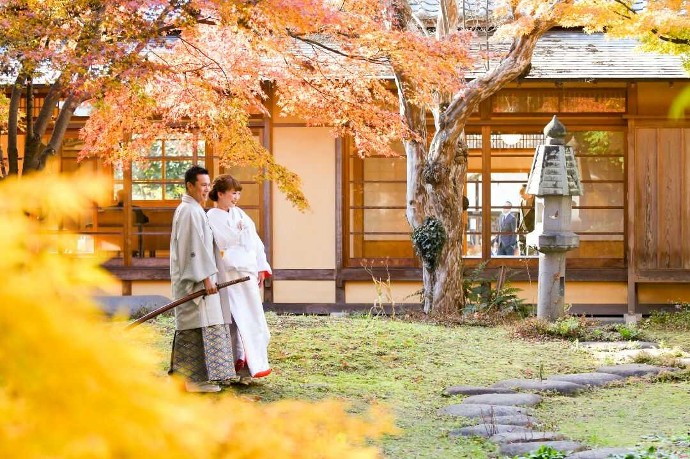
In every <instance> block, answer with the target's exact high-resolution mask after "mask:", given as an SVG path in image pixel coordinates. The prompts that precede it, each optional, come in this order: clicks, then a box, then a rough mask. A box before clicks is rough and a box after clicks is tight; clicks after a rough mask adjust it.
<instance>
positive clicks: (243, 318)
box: [208, 174, 271, 378]
mask: <svg viewBox="0 0 690 459" xmlns="http://www.w3.org/2000/svg"><path fill="white" fill-rule="evenodd" d="M241 191H242V185H241V184H240V182H239V181H237V180H236V179H234V178H233V177H232V176H230V175H227V174H223V175H219V176H218V177H216V179H215V180H214V181H213V187H212V189H211V192H210V193H209V198H210V199H211V200H212V201H215V202H216V208H214V209H210V210H209V211H208V219H209V222H210V224H211V228H212V229H213V237H214V239H215V240H216V244H217V245H218V248H219V249H220V253H221V258H220V259H219V260H218V277H219V280H218V281H219V282H225V281H228V280H231V279H236V278H238V277H243V276H250V277H251V280H250V281H249V282H242V283H240V284H235V285H232V286H230V287H228V288H225V289H223V290H221V291H220V292H219V293H220V300H221V307H222V309H223V316H224V318H225V320H226V323H228V324H231V327H230V329H231V332H232V339H233V350H234V352H235V370H236V371H237V372H238V374H240V375H241V374H242V373H245V374H246V371H247V370H248V372H249V374H250V375H251V376H252V377H254V378H261V377H264V376H268V375H269V374H270V373H271V367H270V366H269V364H268V342H269V340H270V337H271V335H270V333H269V331H268V325H267V324H266V317H265V316H264V310H263V304H262V302H261V292H260V291H259V286H260V285H261V284H262V283H263V280H264V279H265V278H266V277H268V276H270V275H271V267H270V266H269V264H268V261H267V260H266V253H265V251H264V244H263V242H261V239H260V238H259V235H258V234H257V232H256V226H255V225H254V222H253V221H252V219H251V218H250V217H249V216H248V215H247V214H246V213H245V212H244V211H243V210H242V209H240V208H239V207H237V202H238V201H239V199H240V192H241Z"/></svg>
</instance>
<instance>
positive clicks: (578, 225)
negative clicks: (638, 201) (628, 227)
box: [572, 208, 624, 234]
mask: <svg viewBox="0 0 690 459" xmlns="http://www.w3.org/2000/svg"><path fill="white" fill-rule="evenodd" d="M623 218H624V216H623V209H577V208H575V209H573V213H572V230H573V231H577V232H596V233H621V234H622V233H623Z"/></svg>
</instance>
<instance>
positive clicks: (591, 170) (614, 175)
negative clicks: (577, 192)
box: [576, 157, 625, 181]
mask: <svg viewBox="0 0 690 459" xmlns="http://www.w3.org/2000/svg"><path fill="white" fill-rule="evenodd" d="M576 159H577V164H578V166H579V167H580V178H581V179H582V180H620V181H622V180H624V179H625V170H624V164H623V158H622V157H608V158H596V157H580V158H576Z"/></svg>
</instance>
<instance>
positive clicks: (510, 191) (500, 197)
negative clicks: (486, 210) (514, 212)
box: [491, 172, 528, 216]
mask: <svg viewBox="0 0 690 459" xmlns="http://www.w3.org/2000/svg"><path fill="white" fill-rule="evenodd" d="M527 177H528V174H527V172H510V173H501V172H499V173H492V174H491V207H492V208H494V211H495V212H496V213H497V214H498V213H500V211H501V209H502V208H503V205H504V204H505V202H506V201H509V202H510V204H511V205H512V206H513V208H514V209H516V208H517V207H518V206H519V203H520V188H521V187H522V185H523V184H525V183H527ZM496 216H498V215H496Z"/></svg>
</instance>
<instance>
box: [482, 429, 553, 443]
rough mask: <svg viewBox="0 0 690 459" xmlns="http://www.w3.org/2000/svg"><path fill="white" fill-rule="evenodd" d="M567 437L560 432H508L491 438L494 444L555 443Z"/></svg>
mask: <svg viewBox="0 0 690 459" xmlns="http://www.w3.org/2000/svg"><path fill="white" fill-rule="evenodd" d="M564 439H565V436H564V435H563V434H560V433H558V432H534V431H532V430H527V431H526V432H506V433H498V434H496V435H492V436H491V437H489V440H491V441H492V442H494V443H500V444H506V443H526V442H534V441H554V440H564Z"/></svg>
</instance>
